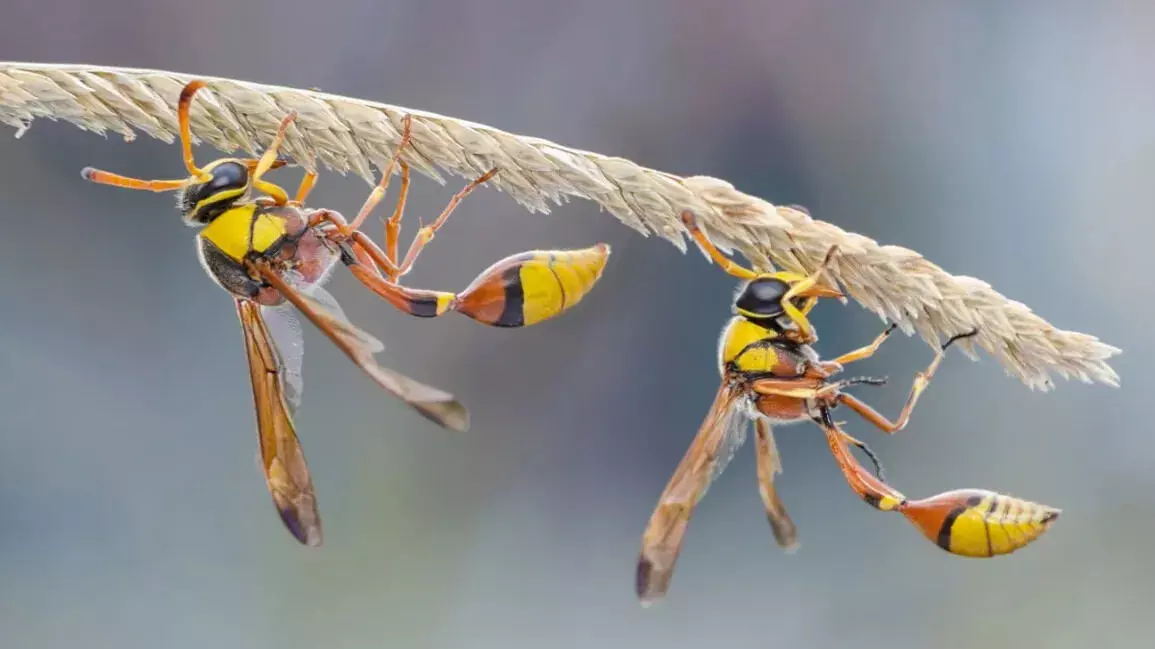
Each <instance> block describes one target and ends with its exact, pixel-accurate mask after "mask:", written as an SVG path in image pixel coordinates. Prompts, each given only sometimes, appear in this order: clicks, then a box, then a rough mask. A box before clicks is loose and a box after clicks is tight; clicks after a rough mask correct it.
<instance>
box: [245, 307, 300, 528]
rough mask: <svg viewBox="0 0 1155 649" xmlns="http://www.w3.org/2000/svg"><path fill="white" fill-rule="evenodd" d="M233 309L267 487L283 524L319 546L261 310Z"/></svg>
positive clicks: (278, 363) (276, 354)
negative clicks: (238, 323)
mask: <svg viewBox="0 0 1155 649" xmlns="http://www.w3.org/2000/svg"><path fill="white" fill-rule="evenodd" d="M236 305H237V316H238V317H239V318H240V321H241V330H242V332H243V333H244V338H245V352H246V354H247V356H248V360H249V378H250V379H251V381H252V386H253V402H254V405H255V406H256V412H257V436H258V440H259V442H260V455H261V468H262V469H263V470H264V474H265V482H266V484H267V485H268V488H269V493H270V494H271V495H272V497H273V503H274V504H275V505H276V507H277V511H278V512H279V513H280V515H281V520H282V521H284V523H285V526H286V527H287V528H288V529H289V531H290V532H292V534H293V536H295V537H296V538H297V540H298V541H300V542H301V543H304V544H306V545H310V546H314V547H316V546H319V545H321V517H320V514H318V512H317V498H316V494H315V493H314V491H313V479H312V476H311V475H310V474H309V467H308V465H307V464H306V463H305V455H304V452H303V451H302V450H301V444H300V442H299V441H298V439H297V434H296V431H295V430H294V429H293V419H292V415H291V414H290V412H289V407H290V406H289V403H288V401H287V400H286V398H285V394H284V386H285V384H284V381H283V377H284V376H285V370H284V368H285V366H284V365H283V364H282V356H281V352H280V351H279V350H278V349H277V345H276V343H275V342H274V341H273V335H272V333H271V332H270V330H269V327H268V326H267V323H266V322H265V320H264V319H263V318H262V310H261V307H260V306H258V305H257V304H255V303H253V302H250V301H248V300H237V301H236ZM286 340H289V339H286Z"/></svg>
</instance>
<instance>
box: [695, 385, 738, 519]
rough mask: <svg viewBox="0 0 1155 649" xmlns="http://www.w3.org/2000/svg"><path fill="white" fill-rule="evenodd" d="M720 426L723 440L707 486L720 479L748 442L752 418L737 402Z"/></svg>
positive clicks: (724, 415) (723, 417)
mask: <svg viewBox="0 0 1155 649" xmlns="http://www.w3.org/2000/svg"><path fill="white" fill-rule="evenodd" d="M718 426H719V427H721V428H722V442H721V447H720V448H719V449H718V456H717V458H715V460H714V465H713V468H712V469H711V470H710V482H709V483H708V484H707V488H708V487H709V484H712V483H713V482H714V480H717V479H718V476H720V475H722V472H723V471H725V470H726V467H727V466H729V465H730V460H733V459H734V455H735V454H736V453H737V452H738V449H740V448H742V445H743V444H745V443H746V431H748V430H749V429H750V419H749V418H748V417H746V413H745V412H744V409H743V408H742V407H741V404H740V403H735V404H734V405H733V406H731V407H730V408H729V409H728V410H726V412H725V413H723V415H722V420H721V421H720V422H719V424H718ZM705 495H706V493H705V491H703V492H702V494H701V496H705ZM701 496H699V498H700V497H701Z"/></svg>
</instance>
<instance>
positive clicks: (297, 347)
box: [82, 81, 610, 546]
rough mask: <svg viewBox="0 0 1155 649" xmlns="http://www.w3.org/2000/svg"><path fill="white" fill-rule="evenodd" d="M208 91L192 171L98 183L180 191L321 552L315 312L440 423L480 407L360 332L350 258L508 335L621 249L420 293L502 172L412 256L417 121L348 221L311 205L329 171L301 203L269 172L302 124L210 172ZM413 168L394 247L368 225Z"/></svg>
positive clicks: (297, 524) (409, 295)
mask: <svg viewBox="0 0 1155 649" xmlns="http://www.w3.org/2000/svg"><path fill="white" fill-rule="evenodd" d="M204 85H205V83H204V82H202V81H192V82H191V83H189V84H188V85H186V86H185V87H184V89H183V90H182V92H181V94H180V100H179V102H178V105H177V113H178V121H179V125H180V139H181V147H182V152H183V155H184V163H185V166H186V167H187V169H188V174H189V175H188V177H186V178H183V179H180V180H139V179H136V178H128V177H125V176H119V175H116V174H112V173H109V172H107V171H99V170H96V169H93V168H91V167H89V168H85V169H84V170H83V172H82V176H83V177H84V178H86V179H87V180H90V181H92V182H96V183H101V184H105V185H114V186H117V187H125V188H128V189H137V190H147V191H153V192H166V191H175V192H177V196H178V207H179V211H180V214H181V218H182V220H183V221H184V223H185V224H186V225H188V226H191V227H196V228H199V232H198V234H197V237H196V244H197V254H198V256H199V259H200V262H201V265H202V266H203V268H204V270H205V271H206V272H207V273H208V275H209V277H210V278H212V280H213V281H215V282H216V283H217V284H218V285H219V286H220V287H221V288H223V289H224V290H225V291H226V292H228V293H229V294H230V295H231V296H232V298H233V301H234V304H235V308H236V312H237V316H238V318H239V319H240V324H241V331H242V333H243V337H244V343H245V351H246V353H247V357H248V364H249V373H250V379H251V382H252V390H253V399H254V404H255V407H256V420H257V432H258V441H259V446H260V461H261V466H262V469H263V471H264V475H265V479H266V483H267V485H268V489H269V492H270V493H271V495H272V498H273V503H274V505H275V506H276V508H277V510H278V512H279V513H280V516H281V519H282V521H283V522H284V524H285V526H286V527H287V528H288V529H289V531H290V532H291V533H292V534H293V536H294V537H296V539H297V540H298V541H299V542H301V543H303V544H306V545H309V546H319V545H321V542H322V540H321V537H322V534H321V519H320V515H319V514H318V511H317V500H316V495H315V493H314V489H313V483H312V478H311V476H310V473H309V469H308V466H307V465H306V463H305V457H304V454H303V452H302V449H301V444H300V442H299V441H298V439H297V434H296V431H295V429H294V425H293V415H294V413H295V411H296V409H297V407H298V406H299V405H300V399H301V390H302V383H301V352H302V340H301V329H300V325H299V322H298V321H297V318H296V316H295V315H294V311H295V312H299V313H301V314H304V316H305V318H306V319H308V320H309V321H310V322H311V323H312V324H313V325H315V326H316V327H317V328H318V329H320V330H321V331H322V332H323V333H324V334H325V335H326V336H327V337H328V338H329V339H330V340H331V341H332V342H333V344H335V345H336V346H337V348H339V349H340V350H341V351H342V352H344V353H345V354H346V355H347V356H348V357H349V359H350V360H352V361H353V363H355V364H356V365H357V366H358V367H360V368H361V369H362V370H363V371H364V372H365V373H366V374H367V375H368V376H369V377H370V378H371V379H373V381H374V382H376V383H377V385H379V386H380V387H381V388H382V389H384V390H385V391H386V392H388V393H389V394H392V395H393V396H395V397H397V398H399V399H401V400H402V401H403V402H405V403H407V404H408V405H410V406H412V407H413V408H414V409H416V410H417V412H419V413H420V414H422V415H424V416H425V417H426V418H428V419H430V420H432V421H433V422H435V423H437V424H439V425H441V426H443V427H445V428H447V429H451V430H458V431H464V430H466V429H467V428H468V426H469V413H468V410H467V409H466V407H465V406H464V405H462V404H461V403H460V402H459V401H458V400H457V399H456V398H455V397H454V396H453V395H451V394H449V393H447V392H445V391H443V390H441V389H438V388H435V387H432V386H429V385H426V384H424V383H421V382H419V381H417V380H415V379H412V378H410V377H408V376H406V375H403V374H400V373H398V372H396V371H394V370H391V369H389V368H386V367H384V366H382V365H379V364H378V363H377V361H376V359H375V355H376V354H377V353H378V352H380V351H381V350H382V349H383V346H382V344H381V343H380V341H378V340H377V339H376V338H374V337H373V336H371V335H369V334H368V333H366V332H365V331H363V330H361V329H360V328H358V327H356V326H355V325H353V324H352V323H351V322H349V320H348V319H346V317H345V316H344V314H343V312H342V311H341V308H340V306H339V305H338V304H337V301H336V300H335V299H334V298H333V297H332V296H331V295H330V294H329V293H328V292H327V291H325V289H324V288H322V284H324V282H325V281H326V279H327V278H328V277H329V276H330V273H331V271H332V269H333V268H334V267H335V266H336V262H337V261H338V260H339V261H340V262H341V264H343V265H344V266H345V267H346V268H348V269H349V271H350V272H351V273H352V275H353V276H354V277H355V278H356V279H357V280H359V281H360V282H361V283H362V284H363V285H364V286H366V287H367V288H369V289H370V290H371V291H373V292H374V293H375V294H376V295H378V296H380V297H381V298H382V299H384V300H385V301H386V302H388V303H389V304H391V305H393V306H394V307H396V308H398V309H400V310H401V311H404V312H405V313H408V314H410V315H413V316H418V317H435V316H440V315H442V314H445V313H448V312H451V311H455V312H457V313H461V314H464V315H465V316H468V317H469V318H472V319H473V320H476V321H478V322H481V323H483V324H487V325H492V326H496V327H522V326H526V325H531V324H535V323H538V322H542V321H544V320H547V319H549V318H552V317H554V316H557V315H559V314H561V313H562V312H564V311H567V310H569V309H571V308H572V307H574V306H575V305H576V304H578V302H580V301H581V299H582V298H583V297H584V296H585V295H586V294H587V293H588V292H589V291H590V290H591V289H592V288H593V286H594V284H595V283H596V282H597V281H598V280H599V279H600V277H601V274H602V270H603V269H604V267H605V264H606V262H607V260H608V256H609V253H610V249H609V246H607V245H605V244H598V245H595V246H592V247H590V248H586V249H579V250H549V251H530V252H523V253H520V254H516V255H512V256H510V257H507V258H505V259H503V260H501V261H499V262H497V263H495V264H494V265H493V266H491V267H490V268H489V269H487V270H486V271H484V272H482V273H481V274H480V275H479V276H478V277H477V278H476V279H475V280H474V281H473V283H471V284H470V285H469V286H468V287H467V288H466V289H465V290H464V291H463V292H461V293H458V294H454V293H448V292H443V291H432V290H425V289H416V288H411V287H408V286H405V285H403V284H402V283H401V278H402V277H403V276H404V275H406V274H407V273H408V272H409V271H410V270H411V269H412V267H413V263H414V261H415V260H416V259H417V257H418V255H419V254H420V253H421V251H422V250H423V249H424V248H425V246H426V245H427V244H428V243H429V242H430V241H431V240H432V239H433V236H434V234H435V233H436V232H437V231H438V230H440V228H441V227H442V226H444V225H445V222H446V220H447V219H448V218H449V216H450V214H451V213H452V212H453V211H454V209H455V208H456V207H457V205H458V204H459V203H460V202H461V201H462V200H463V199H464V198H465V197H466V196H467V195H468V194H469V193H470V192H471V191H473V190H474V189H475V188H476V187H478V186H480V185H482V184H483V183H485V182H486V181H488V180H489V179H490V178H492V177H493V175H494V174H495V173H496V172H497V170H496V169H494V170H491V171H490V172H488V173H486V174H484V175H482V176H481V177H480V178H478V179H477V180H475V181H473V182H472V183H470V184H469V185H467V186H466V187H465V188H464V189H463V190H461V191H460V192H458V193H457V194H456V195H455V196H454V197H453V199H452V200H451V201H450V202H449V204H448V205H447V206H446V207H445V209H444V211H443V212H442V213H441V215H440V216H439V217H438V218H437V219H436V220H434V221H433V222H432V223H430V224H429V225H427V226H423V227H421V228H420V229H419V230H418V232H417V234H416V236H415V237H414V239H413V242H412V244H411V245H410V246H409V249H408V251H407V253H406V254H405V256H404V257H400V256H399V254H398V234H399V231H400V226H401V218H402V213H403V211H404V206H405V198H406V194H407V192H408V188H409V167H408V165H406V164H405V162H404V161H403V160H401V158H400V155H401V152H402V150H403V149H404V148H405V147H406V146H407V145H408V144H409V141H410V117H409V116H408V115H407V116H405V118H404V120H403V133H402V136H401V143H400V145H399V146H398V147H397V149H396V151H395V152H394V154H393V156H392V158H391V159H390V161H389V164H388V166H387V167H386V168H385V169H384V170H383V172H382V177H381V181H380V183H379V184H378V185H377V186H376V187H375V188H374V189H373V191H372V193H371V194H370V195H369V197H368V199H367V200H366V201H365V203H364V204H363V206H362V207H361V210H360V212H359V213H358V214H357V216H356V218H354V219H353V220H352V221H348V220H346V219H345V218H344V217H343V216H342V215H341V214H340V213H338V212H336V211H334V210H329V209H323V208H309V207H306V206H305V200H306V198H307V197H308V195H309V193H310V192H311V191H312V189H313V187H314V186H315V183H316V179H317V174H316V172H312V171H310V172H308V173H306V175H305V177H304V179H303V180H302V181H301V184H300V186H299V188H298V190H297V193H296V196H295V198H294V199H292V200H290V199H289V196H288V194H287V192H286V191H285V190H284V189H283V188H282V187H280V186H278V185H276V184H274V183H272V182H270V181H269V180H267V179H266V178H265V175H266V174H267V173H268V172H269V171H270V170H272V169H275V168H277V167H281V166H284V164H285V163H284V161H282V160H281V159H279V158H278V153H277V152H278V148H279V147H280V145H281V144H282V142H283V141H284V138H285V135H286V133H287V130H288V128H289V126H290V125H291V124H292V123H293V121H294V119H295V118H296V115H295V113H290V114H288V115H287V116H286V117H285V118H284V119H283V120H282V121H281V123H280V126H279V128H278V130H277V133H276V135H275V136H274V138H273V141H272V143H271V144H270V145H269V147H268V148H267V149H266V150H265V151H264V153H263V155H262V156H261V157H260V158H259V159H247V158H222V159H218V160H215V161H213V162H211V163H209V164H208V165H206V166H204V167H198V166H197V165H196V163H195V161H194V159H193V153H192V138H191V133H190V127H189V107H190V105H191V103H192V100H193V97H194V95H195V94H196V92H197V91H198V90H200V89H201V88H203V87H204ZM397 165H400V170H401V190H400V192H399V197H398V199H397V206H396V208H395V210H394V212H393V214H392V216H391V217H390V218H389V219H388V220H387V221H386V245H385V248H384V249H382V248H380V247H378V246H377V244H375V243H374V242H373V241H372V240H370V239H369V237H368V236H366V235H365V234H364V233H363V232H362V231H361V230H360V227H361V225H362V224H363V223H364V222H365V220H366V219H367V218H368V216H369V214H370V213H371V212H372V210H373V209H374V207H375V206H376V205H377V203H379V202H380V201H381V199H382V198H383V197H384V195H385V192H386V189H387V188H388V185H389V180H390V177H391V176H392V174H393V170H394V168H395V166H397Z"/></svg>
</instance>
